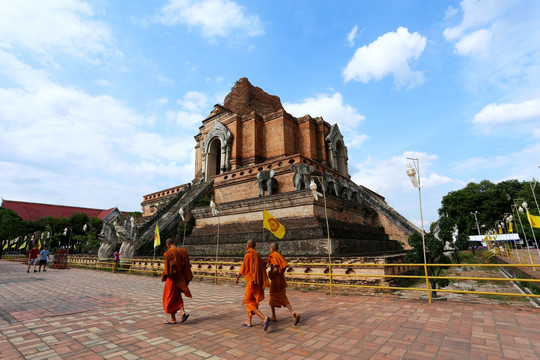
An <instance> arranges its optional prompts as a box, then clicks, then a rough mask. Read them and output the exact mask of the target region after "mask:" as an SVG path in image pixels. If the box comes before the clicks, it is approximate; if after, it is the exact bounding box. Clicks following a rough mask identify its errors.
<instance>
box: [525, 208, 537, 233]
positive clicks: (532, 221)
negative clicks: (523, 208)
mask: <svg viewBox="0 0 540 360" xmlns="http://www.w3.org/2000/svg"><path fill="white" fill-rule="evenodd" d="M527 220H529V224H531V226H532V227H533V228H539V229H540V216H534V215H531V214H530V213H529V209H527Z"/></svg>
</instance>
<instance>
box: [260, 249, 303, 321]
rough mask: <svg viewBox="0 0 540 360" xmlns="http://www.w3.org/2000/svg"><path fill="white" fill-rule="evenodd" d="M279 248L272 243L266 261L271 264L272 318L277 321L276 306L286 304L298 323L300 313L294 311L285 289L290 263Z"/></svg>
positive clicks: (270, 301)
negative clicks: (286, 272)
mask: <svg viewBox="0 0 540 360" xmlns="http://www.w3.org/2000/svg"><path fill="white" fill-rule="evenodd" d="M278 250H279V246H278V244H277V243H272V244H270V255H268V258H267V259H266V263H267V264H268V265H269V266H270V271H269V273H268V276H269V277H270V280H271V284H270V300H269V301H268V303H269V304H270V307H271V308H272V317H271V318H270V320H271V321H276V308H280V307H282V306H284V307H286V308H287V309H289V312H290V313H291V316H292V318H293V321H294V325H296V324H298V322H299V321H300V315H297V314H296V313H295V312H294V310H293V308H292V305H291V303H290V302H289V299H287V293H286V289H285V288H286V287H287V282H286V281H285V271H286V270H287V267H288V266H289V264H288V263H287V261H285V258H284V257H283V255H281V254H280V253H279V252H278Z"/></svg>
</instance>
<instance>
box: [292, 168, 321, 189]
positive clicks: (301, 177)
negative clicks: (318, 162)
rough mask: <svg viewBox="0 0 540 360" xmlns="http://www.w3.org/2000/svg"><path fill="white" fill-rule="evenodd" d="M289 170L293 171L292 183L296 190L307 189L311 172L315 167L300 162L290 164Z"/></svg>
mask: <svg viewBox="0 0 540 360" xmlns="http://www.w3.org/2000/svg"><path fill="white" fill-rule="evenodd" d="M291 170H292V171H294V176H293V184H294V187H295V188H296V190H302V189H309V184H310V183H311V173H313V172H314V171H315V168H314V167H313V166H312V165H309V166H308V165H306V164H302V163H300V164H295V165H292V166H291Z"/></svg>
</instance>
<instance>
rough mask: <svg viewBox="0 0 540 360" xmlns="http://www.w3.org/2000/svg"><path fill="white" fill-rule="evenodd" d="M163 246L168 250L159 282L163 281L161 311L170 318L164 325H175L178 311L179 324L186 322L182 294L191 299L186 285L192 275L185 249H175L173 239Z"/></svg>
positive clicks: (186, 316) (169, 239)
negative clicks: (180, 317) (179, 316)
mask: <svg viewBox="0 0 540 360" xmlns="http://www.w3.org/2000/svg"><path fill="white" fill-rule="evenodd" d="M165 245H166V246H167V249H168V250H167V251H166V252H165V254H164V256H165V265H164V268H163V274H162V275H161V281H165V287H164V288H163V309H164V310H165V314H169V315H170V316H171V317H170V319H168V320H167V322H165V323H164V324H176V313H177V312H178V310H180V313H181V315H182V319H181V320H180V322H184V321H186V320H187V318H188V317H189V315H188V314H187V313H186V311H185V310H184V300H183V299H182V293H184V294H185V295H186V296H187V297H188V298H192V296H191V292H190V291H189V288H188V285H189V282H190V281H191V280H192V279H193V273H192V272H191V264H190V262H189V255H188V252H187V251H186V249H184V248H179V247H176V243H175V239H174V238H168V239H167V241H166V243H165Z"/></svg>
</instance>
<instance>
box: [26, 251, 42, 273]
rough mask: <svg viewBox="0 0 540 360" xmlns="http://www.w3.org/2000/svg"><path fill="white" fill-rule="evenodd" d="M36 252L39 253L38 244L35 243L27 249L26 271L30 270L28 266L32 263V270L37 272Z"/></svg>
mask: <svg viewBox="0 0 540 360" xmlns="http://www.w3.org/2000/svg"><path fill="white" fill-rule="evenodd" d="M38 254H39V248H38V244H35V245H34V247H33V248H31V249H30V251H28V269H27V270H26V272H27V273H29V272H30V266H32V265H34V272H37V270H36V265H37V262H38V258H37V257H38Z"/></svg>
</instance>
